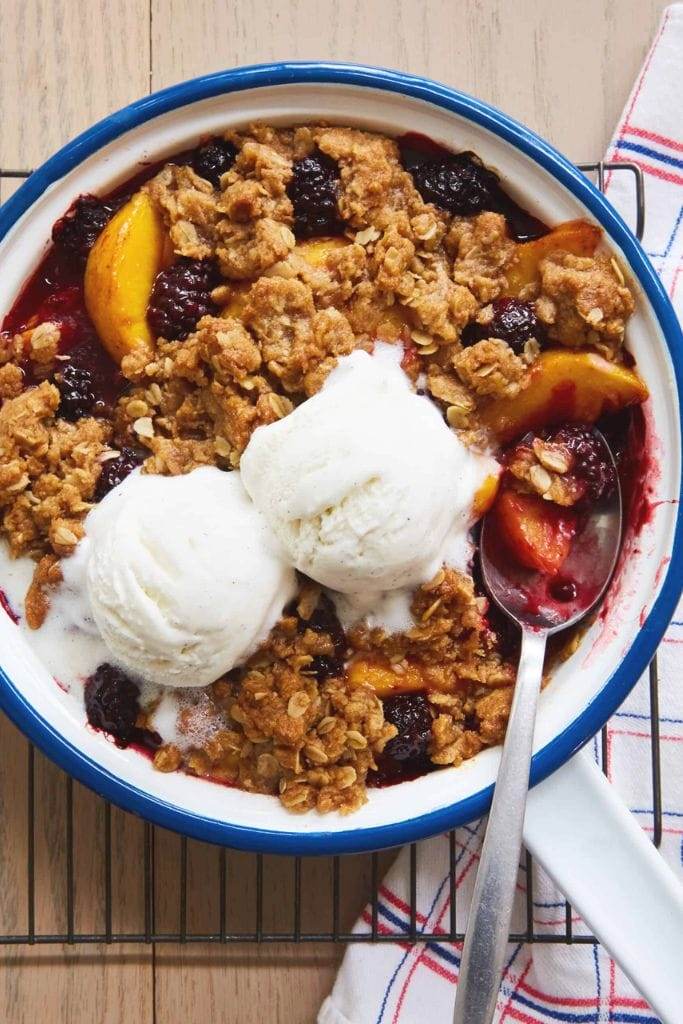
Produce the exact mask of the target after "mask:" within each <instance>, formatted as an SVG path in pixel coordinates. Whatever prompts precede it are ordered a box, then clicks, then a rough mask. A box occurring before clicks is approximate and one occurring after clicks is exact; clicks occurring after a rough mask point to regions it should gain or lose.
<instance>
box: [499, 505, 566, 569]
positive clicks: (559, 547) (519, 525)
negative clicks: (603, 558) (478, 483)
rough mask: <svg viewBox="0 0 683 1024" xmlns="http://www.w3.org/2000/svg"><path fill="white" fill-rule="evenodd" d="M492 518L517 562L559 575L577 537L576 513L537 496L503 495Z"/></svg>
mask: <svg viewBox="0 0 683 1024" xmlns="http://www.w3.org/2000/svg"><path fill="white" fill-rule="evenodd" d="M491 514H492V516H493V517H494V522H495V525H496V527H497V532H498V535H499V536H500V537H501V539H502V540H503V542H504V543H505V545H506V547H507V549H508V552H509V554H510V556H511V557H512V558H514V560H515V561H516V562H519V563H520V564H521V565H524V566H526V567H527V568H528V569H536V570H537V571H538V572H543V573H547V574H548V575H549V576H555V575H556V574H557V573H558V572H559V571H560V569H561V568H562V565H563V563H564V562H565V560H566V558H567V555H568V554H569V552H570V550H571V545H572V539H573V537H574V534H575V533H576V526H577V517H576V514H575V513H574V512H570V511H568V510H567V509H561V508H559V507H558V506H557V505H552V504H551V503H550V502H549V501H544V500H543V498H539V497H537V495H535V494H517V492H516V491H502V492H501V493H500V494H499V496H498V500H497V501H496V504H495V506H494V509H493V512H492V513H491Z"/></svg>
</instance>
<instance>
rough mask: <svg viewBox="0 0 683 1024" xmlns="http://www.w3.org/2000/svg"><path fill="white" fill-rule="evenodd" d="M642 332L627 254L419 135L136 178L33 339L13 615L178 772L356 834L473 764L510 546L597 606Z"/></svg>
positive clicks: (490, 686)
mask: <svg viewBox="0 0 683 1024" xmlns="http://www.w3.org/2000/svg"><path fill="white" fill-rule="evenodd" d="M528 205H529V206H533V205H534V200H533V198H532V197H529V199H528ZM633 310H634V298H633V294H632V290H631V288H630V286H629V283H628V280H627V276H626V273H625V271H624V269H623V268H622V267H621V265H620V263H619V261H618V259H617V258H616V257H615V256H614V255H613V254H612V253H611V252H610V251H609V248H608V246H607V245H606V242H605V239H604V238H603V236H602V232H601V230H600V228H599V227H597V226H596V225H594V224H591V223H589V222H587V221H584V220H574V221H570V222H567V223H564V224H558V225H547V224H545V223H544V222H543V220H542V219H541V216H539V211H536V212H532V211H530V210H528V209H526V205H525V200H524V199H523V198H521V193H520V191H519V190H518V189H515V188H514V187H513V183H507V182H506V181H505V179H504V178H503V177H502V176H501V174H500V173H499V171H498V170H497V169H493V168H491V167H488V166H487V165H486V163H485V162H484V161H483V160H482V159H480V157H479V156H478V155H477V154H475V153H471V152H469V151H457V148H456V151H448V150H446V149H444V147H442V146H440V145H438V144H436V143H434V142H431V141H430V140H428V139H425V138H424V137H423V136H420V135H418V134H411V135H409V136H404V137H403V138H402V139H398V140H396V139H393V138H390V137H388V136H386V135H382V134H377V133H371V132H366V131H361V130H358V129H355V128H353V127H342V126H325V125H316V124H310V125H299V126H295V127H272V126H269V125H264V124H259V125H254V126H252V127H250V128H248V129H245V130H241V131H232V130H231V131H226V132H225V133H224V134H221V135H218V136H216V137H212V138H207V139H201V140H198V142H197V145H196V147H195V148H194V149H192V150H189V151H186V152H184V153H180V154H179V155H178V156H176V157H174V158H172V159H170V160H168V161H167V162H166V163H164V164H158V165H155V166H153V167H152V166H150V167H148V168H145V169H143V171H142V172H140V169H139V168H131V178H130V180H129V182H128V183H127V184H124V185H123V186H122V187H119V188H118V189H117V191H116V193H115V194H112V195H110V196H108V195H102V196H92V195H84V196H75V197H74V199H73V203H72V204H71V206H70V207H69V209H68V210H66V211H65V212H64V215H63V216H62V217H61V218H60V219H59V220H58V221H57V222H56V224H55V225H54V228H53V231H52V245H51V247H50V248H49V250H48V252H47V254H46V256H45V258H44V259H43V261H42V262H41V264H40V265H39V267H38V269H37V270H36V271H35V273H34V274H33V276H32V277H31V278H30V279H29V280H28V281H27V282H26V284H25V287H24V289H23V291H22V292H21V294H20V295H19V296H18V297H17V298H16V300H15V302H14V304H13V306H12V308H10V309H7V310H4V311H3V313H4V319H3V320H2V330H1V331H0V401H1V405H0V535H1V536H2V551H1V552H0V587H1V588H2V591H0V604H2V607H3V608H5V609H6V610H7V611H8V614H11V615H12V616H13V620H16V621H18V625H17V628H18V629H20V630H22V631H23V632H25V634H26V636H27V638H28V639H29V641H30V642H31V643H32V644H33V645H34V646H35V648H36V650H37V652H38V654H39V656H40V657H41V658H42V659H43V661H44V662H45V664H46V665H47V667H48V668H49V669H50V671H51V672H52V674H53V676H54V677H55V678H56V679H58V680H59V682H60V685H61V686H63V687H65V688H66V689H68V690H69V691H70V693H71V694H72V696H73V699H74V701H75V707H76V708H77V710H78V713H79V714H81V716H82V719H83V722H84V726H85V725H87V727H89V728H91V729H93V730H96V731H97V732H99V733H101V734H102V737H103V740H102V741H103V742H105V741H106V740H109V741H111V742H112V743H114V744H116V745H117V746H119V747H122V748H123V747H127V746H133V747H134V748H135V749H138V750H140V751H143V752H145V753H146V755H147V756H149V757H150V758H151V759H152V760H153V764H154V767H155V768H156V769H157V770H159V771H163V772H169V773H171V772H175V771H185V772H189V773H191V774H193V775H196V776H201V777H207V778H211V779H213V780H216V781H220V782H223V783H225V784H229V785H234V786H238V787H240V788H242V789H244V790H246V791H248V792H251V793H254V794H269V795H272V796H274V797H277V798H278V799H279V800H280V801H281V802H282V804H283V805H284V806H285V807H286V808H288V809H289V810H291V811H292V812H297V813H300V812H303V811H307V810H313V809H315V810H317V811H320V812H328V811H335V812H340V813H348V812H351V811H353V810H355V809H357V808H358V807H360V806H361V805H362V803H363V802H364V801H365V800H366V799H367V789H368V787H371V786H382V785H389V784H393V783H397V782H407V781H408V780H411V779H415V778H416V777H418V776H421V775H424V774H426V773H428V772H433V771H436V770H437V769H440V768H445V767H447V766H456V765H459V764H461V763H462V762H463V761H464V760H467V759H469V758H472V757H474V756H476V755H477V754H478V753H479V752H480V751H481V750H483V749H484V748H486V747H489V746H492V745H495V744H497V743H500V742H501V740H502V739H503V736H504V734H505V728H506V722H507V718H508V715H509V709H510V703H511V695H512V688H513V685H514V680H515V674H516V663H517V658H518V652H519V638H518V634H517V632H516V630H515V628H514V627H513V626H512V625H511V624H510V622H509V621H508V620H506V619H505V618H504V617H502V616H501V614H500V613H499V612H498V611H497V609H496V608H495V606H493V605H492V604H491V603H490V602H489V600H488V598H487V595H486V592H485V590H484V588H483V585H482V581H481V574H480V571H479V569H478V551H477V537H478V533H477V528H478V527H477V524H478V521H479V520H480V519H481V518H482V516H484V515H486V514H489V515H491V516H492V517H493V521H494V522H495V524H496V526H497V531H498V536H499V539H500V544H501V550H503V551H504V557H505V559H507V560H508V561H509V563H510V564H511V565H513V564H514V565H515V566H517V567H518V568H519V569H521V570H522V571H524V572H529V573H532V572H534V573H541V574H543V576H544V578H546V577H547V580H548V584H547V586H548V592H549V593H551V594H552V596H553V599H554V600H555V601H557V602H558V603H562V602H564V603H566V604H568V603H571V602H574V601H576V600H577V589H576V583H575V581H573V580H572V579H571V578H570V577H569V575H568V573H567V570H566V563H567V558H568V557H569V555H570V552H571V551H572V543H573V541H574V538H575V537H576V536H578V534H579V533H580V530H581V528H582V523H583V522H584V520H585V518H586V516H587V514H588V513H589V512H590V511H591V510H592V509H593V508H595V507H596V506H600V504H601V503H603V502H605V501H607V500H609V498H610V497H611V495H612V494H613V493H614V490H615V487H616V476H615V469H614V466H613V465H612V463H611V462H610V461H609V459H607V458H606V455H605V452H604V449H603V448H602V446H601V444H600V442H599V439H598V436H597V434H596V432H595V431H596V428H597V429H599V430H600V431H602V432H603V433H605V434H606V435H607V436H609V439H610V443H611V445H612V447H613V448H615V447H616V448H617V449H619V451H620V452H621V456H620V463H619V464H620V467H622V468H623V467H627V466H628V462H629V444H632V442H631V441H629V438H630V437H631V436H632V418H633V415H634V410H636V409H637V407H638V406H639V405H640V404H641V403H642V402H644V401H645V400H646V398H647V388H646V385H645V383H644V382H643V380H642V378H641V377H640V376H639V374H638V370H637V367H635V366H634V362H633V359H632V357H631V356H630V355H629V354H628V351H627V349H626V340H627V323H628V319H629V317H630V315H631V313H632V312H633ZM620 471H621V470H620ZM624 479H625V478H624ZM623 483H624V481H622V484H623ZM3 592H4V593H3ZM571 642H572V641H571V640H570V643H571ZM554 656H559V652H555V655H552V654H551V656H550V658H549V661H548V663H547V666H546V667H547V672H548V673H549V674H550V673H551V672H552V667H553V660H552V659H553V657H554Z"/></svg>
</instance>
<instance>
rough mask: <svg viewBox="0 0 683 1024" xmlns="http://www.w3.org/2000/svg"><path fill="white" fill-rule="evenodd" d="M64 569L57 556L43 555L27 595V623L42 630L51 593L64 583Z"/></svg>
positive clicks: (31, 627)
mask: <svg viewBox="0 0 683 1024" xmlns="http://www.w3.org/2000/svg"><path fill="white" fill-rule="evenodd" d="M62 579H63V577H62V568H61V566H60V564H59V559H58V558H57V556H56V555H43V557H42V558H41V559H40V561H39V562H38V564H37V565H36V568H35V572H34V573H33V579H32V580H31V585H30V587H29V588H28V591H27V593H26V602H25V612H26V623H27V625H28V626H29V628H30V629H40V627H41V626H42V624H43V622H44V621H45V617H46V615H47V613H48V611H49V608H50V592H51V591H52V590H54V589H55V588H56V587H58V586H59V584H60V583H61V582H62Z"/></svg>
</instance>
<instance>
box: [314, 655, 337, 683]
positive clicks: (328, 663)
mask: <svg viewBox="0 0 683 1024" xmlns="http://www.w3.org/2000/svg"><path fill="white" fill-rule="evenodd" d="M305 671H306V672H310V673H311V674H312V675H314V676H315V678H316V679H317V680H318V682H319V683H324V682H325V680H326V679H330V678H335V677H338V676H343V675H344V661H343V659H339V658H332V657H330V655H329V654H316V655H315V657H314V658H313V661H312V662H311V664H310V665H308V666H307V667H306V669H305Z"/></svg>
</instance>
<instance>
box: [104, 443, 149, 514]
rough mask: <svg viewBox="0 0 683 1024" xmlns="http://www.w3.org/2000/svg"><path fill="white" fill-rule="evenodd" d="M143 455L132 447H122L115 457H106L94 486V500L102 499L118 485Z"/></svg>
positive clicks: (138, 463)
mask: <svg viewBox="0 0 683 1024" xmlns="http://www.w3.org/2000/svg"><path fill="white" fill-rule="evenodd" d="M142 459H143V456H142V455H141V454H140V453H139V452H136V451H135V449H134V448H122V449H121V452H120V454H119V455H117V457H116V458H115V459H108V460H107V461H106V462H104V463H103V464H102V472H101V473H100V475H99V479H98V481H97V487H96V488H95V501H102V498H104V496H105V495H106V494H109V492H110V491H111V490H113V489H114V488H115V487H118V485H119V484H120V483H122V482H123V481H124V480H125V479H126V477H127V476H128V474H129V473H132V472H133V470H134V469H137V467H138V466H139V465H140V464H141V462H142Z"/></svg>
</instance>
